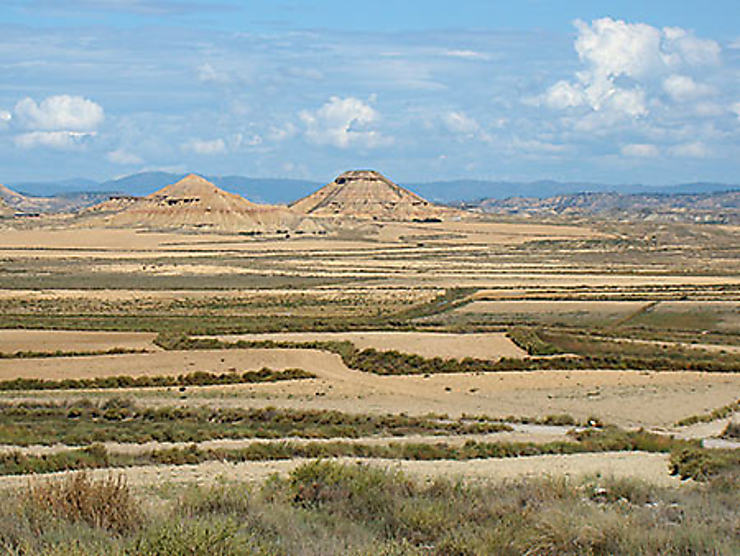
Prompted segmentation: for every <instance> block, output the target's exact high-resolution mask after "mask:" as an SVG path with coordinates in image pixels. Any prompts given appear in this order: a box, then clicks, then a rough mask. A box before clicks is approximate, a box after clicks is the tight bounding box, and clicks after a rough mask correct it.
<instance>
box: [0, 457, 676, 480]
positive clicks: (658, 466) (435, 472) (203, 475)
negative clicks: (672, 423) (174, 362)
mask: <svg viewBox="0 0 740 556" xmlns="http://www.w3.org/2000/svg"><path fill="white" fill-rule="evenodd" d="M668 458H669V455H668V454H654V453H644V452H602V453H590V454H569V455H544V456H524V457H519V458H501V459H484V460H468V461H452V460H441V461H403V460H384V459H360V458H332V459H331V461H336V462H338V463H344V464H363V465H372V466H374V467H379V468H382V469H389V470H399V471H402V472H405V473H408V474H410V475H412V476H413V477H417V478H418V479H419V480H429V479H433V478H434V477H440V476H442V477H447V478H452V479H455V478H460V479H467V480H474V481H493V482H497V481H506V480H518V479H524V478H528V477H537V478H541V477H548V476H549V477H567V478H569V479H573V480H577V479H580V478H587V477H615V478H625V477H630V478H637V479H641V480H644V481H647V482H650V483H652V484H655V485H658V486H666V487H679V486H681V485H682V484H688V483H690V481H684V482H682V481H681V480H680V479H678V478H676V477H672V476H671V475H669V474H668ZM311 461H315V460H311V459H292V460H283V461H267V462H244V463H236V464H232V463H224V462H218V461H209V462H206V463H201V464H198V465H146V466H141V467H129V468H121V469H114V472H115V473H121V474H123V475H124V476H125V477H126V479H127V482H128V484H130V485H131V486H133V487H137V488H147V487H152V486H162V485H165V484H170V483H173V484H184V483H188V484H209V483H212V482H214V481H221V480H226V481H251V482H262V481H264V480H265V479H267V478H268V477H270V475H272V474H274V473H278V474H281V475H284V474H287V473H289V472H290V471H292V470H293V469H295V468H296V467H298V466H299V465H302V464H304V463H309V462H311ZM323 461H327V460H326V459H324V460H323ZM110 472H111V470H109V469H96V470H92V471H89V473H90V474H91V475H92V476H93V477H107V476H108V475H109V474H110ZM66 474H68V473H66V472H61V473H49V474H45V475H44V477H45V478H47V477H48V478H49V479H52V480H53V479H54V478H57V477H63V476H65V475H66ZM29 480H30V478H29V477H28V476H23V475H15V476H12V475H11V476H4V477H0V489H3V488H19V487H24V486H26V485H27V484H28V481H29Z"/></svg>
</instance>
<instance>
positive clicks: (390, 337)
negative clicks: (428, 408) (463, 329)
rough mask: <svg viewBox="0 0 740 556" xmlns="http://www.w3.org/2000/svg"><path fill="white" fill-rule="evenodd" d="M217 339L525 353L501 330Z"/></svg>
mask: <svg viewBox="0 0 740 556" xmlns="http://www.w3.org/2000/svg"><path fill="white" fill-rule="evenodd" d="M218 338H219V339H221V340H224V341H228V342H234V341H237V340H274V341H286V342H311V341H344V340H348V341H350V342H352V343H353V344H354V345H355V346H356V347H357V348H359V349H366V348H374V349H377V350H382V351H390V350H396V351H400V352H403V353H415V354H418V355H422V356H424V357H443V358H446V359H463V358H465V357H473V358H476V359H498V358H500V357H524V356H526V355H527V353H526V352H525V351H524V350H523V349H521V348H519V347H518V346H517V345H516V344H514V342H512V341H511V340H509V338H507V337H506V335H505V334H503V333H488V334H440V333H433V332H307V333H276V334H234V335H225V336H218Z"/></svg>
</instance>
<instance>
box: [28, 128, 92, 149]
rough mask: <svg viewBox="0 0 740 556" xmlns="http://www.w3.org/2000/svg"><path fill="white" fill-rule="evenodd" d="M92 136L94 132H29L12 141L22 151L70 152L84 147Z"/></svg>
mask: <svg viewBox="0 0 740 556" xmlns="http://www.w3.org/2000/svg"><path fill="white" fill-rule="evenodd" d="M94 135H95V132H94V131H89V132H85V131H31V132H29V133H22V134H20V135H17V136H16V137H15V138H14V140H13V141H14V142H15V144H16V145H17V146H18V147H21V148H22V149H32V148H34V147H48V148H50V149H59V150H71V149H75V148H77V147H80V146H82V145H84V143H85V141H86V140H88V139H89V138H90V137H93V136H94Z"/></svg>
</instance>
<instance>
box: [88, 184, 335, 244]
mask: <svg viewBox="0 0 740 556" xmlns="http://www.w3.org/2000/svg"><path fill="white" fill-rule="evenodd" d="M81 222H82V223H84V224H85V225H88V226H98V225H102V226H106V227H116V228H132V227H133V228H146V229H157V230H187V229H190V230H195V229H199V230H204V231H219V232H241V233H255V234H260V233H278V232H289V231H293V232H296V231H298V232H304V233H313V232H318V231H321V229H322V228H321V226H319V225H317V224H316V223H315V222H313V221H312V220H311V219H310V218H306V216H305V215H302V214H300V213H298V212H295V211H292V210H290V209H288V208H286V207H282V206H275V205H259V204H256V203H252V202H250V201H248V200H247V199H245V198H244V197H241V196H239V195H235V194H233V193H228V192H226V191H223V190H222V189H219V188H218V187H216V186H215V185H214V184H212V183H211V182H209V181H207V180H206V179H204V178H202V177H200V176H198V175H195V174H190V175H188V176H186V177H184V178H183V179H181V180H180V181H178V182H176V183H174V184H172V185H168V186H166V187H164V188H162V189H160V190H159V191H156V192H154V193H152V194H151V195H148V196H146V197H129V196H118V197H113V198H111V199H110V200H108V201H105V202H103V203H101V204H98V205H96V206H93V207H90V208H89V209H87V210H86V211H84V213H83V214H82V215H81Z"/></svg>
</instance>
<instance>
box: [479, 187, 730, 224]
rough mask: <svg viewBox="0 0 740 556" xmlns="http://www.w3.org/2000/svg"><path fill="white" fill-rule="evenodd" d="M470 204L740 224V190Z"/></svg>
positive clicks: (540, 212) (533, 212)
mask: <svg viewBox="0 0 740 556" xmlns="http://www.w3.org/2000/svg"><path fill="white" fill-rule="evenodd" d="M466 206H467V207H469V208H478V209H479V210H482V211H485V212H488V213H494V214H518V215H524V216H580V217H598V218H609V219H617V220H646V221H655V222H699V223H701V222H708V223H722V224H740V191H738V190H735V191H724V192H717V193H699V194H673V195H668V194H634V195H624V194H620V193H577V194H573V195H558V196H556V197H549V198H547V199H538V198H522V197H511V198H509V199H504V200H499V199H484V200H482V201H480V202H478V203H474V204H467V205H466Z"/></svg>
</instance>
